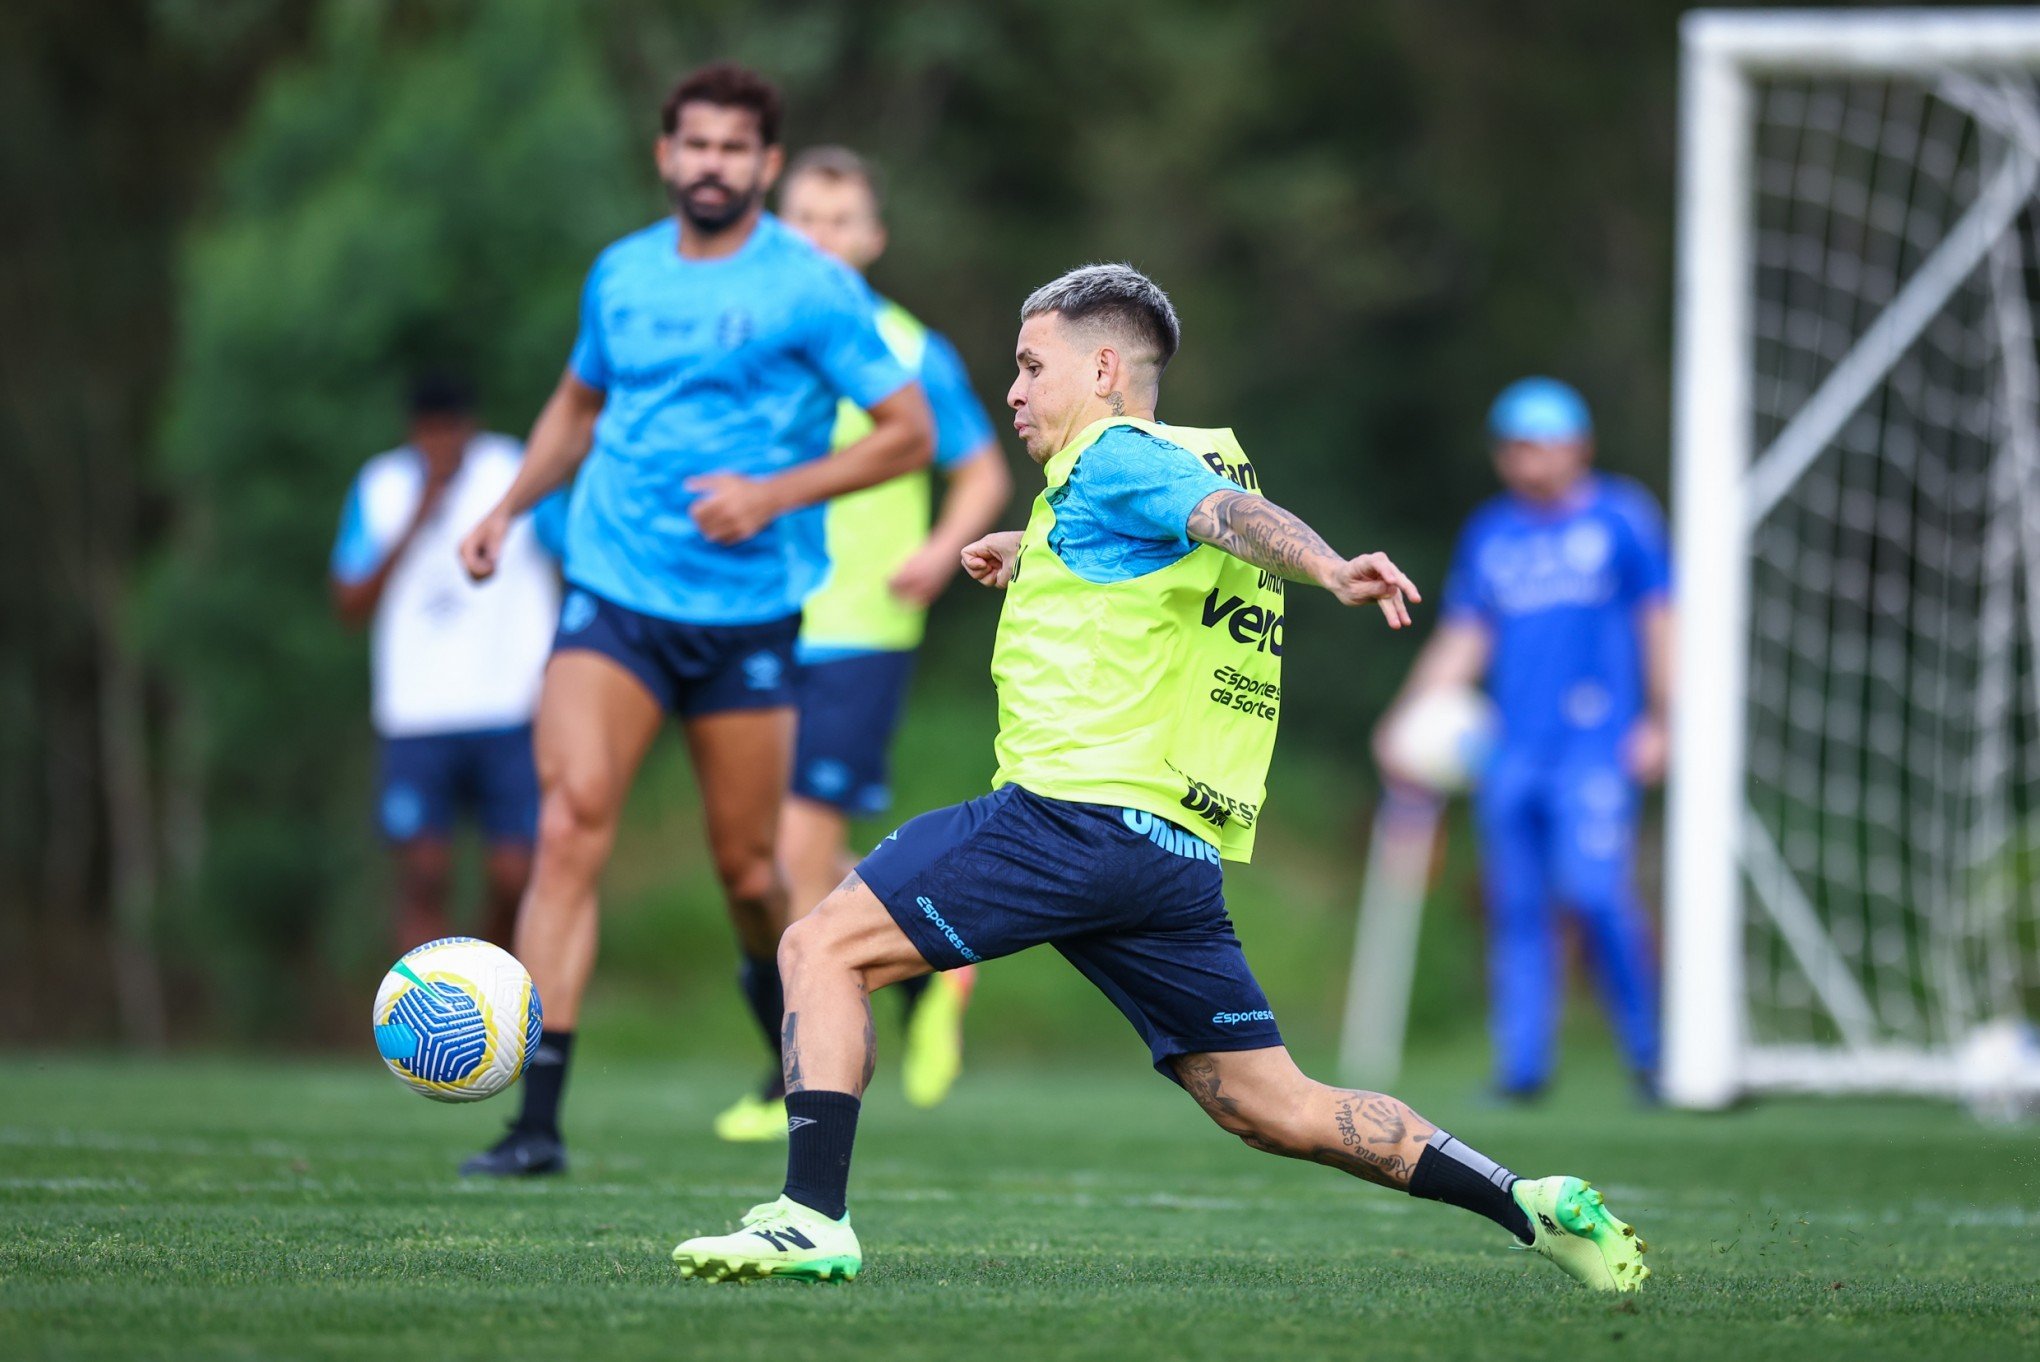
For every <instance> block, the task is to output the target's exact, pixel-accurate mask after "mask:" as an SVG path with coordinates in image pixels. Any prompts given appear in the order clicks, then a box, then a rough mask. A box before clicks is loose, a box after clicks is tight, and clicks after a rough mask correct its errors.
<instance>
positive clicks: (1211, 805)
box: [1169, 766, 1261, 828]
mask: <svg viewBox="0 0 2040 1362" xmlns="http://www.w3.org/2000/svg"><path fill="white" fill-rule="evenodd" d="M1169 769H1170V770H1172V771H1175V770H1176V768H1175V767H1173V766H1171V767H1170V768H1169ZM1176 774H1177V775H1179V776H1183V782H1184V785H1185V786H1186V787H1187V788H1186V789H1185V790H1184V792H1183V800H1182V804H1183V807H1184V808H1186V809H1188V810H1190V812H1192V813H1194V814H1196V815H1197V816H1198V817H1199V818H1202V819H1203V820H1204V821H1205V822H1207V823H1209V824H1211V826H1213V827H1215V828H1222V827H1224V826H1225V825H1226V824H1227V823H1230V822H1233V821H1234V820H1236V819H1237V820H1238V822H1239V825H1240V826H1241V827H1243V828H1251V827H1252V826H1254V818H1255V816H1256V815H1257V814H1259V813H1260V811H1261V806H1260V805H1258V804H1249V803H1247V802H1246V801H1245V800H1244V799H1234V798H1233V797H1232V796H1231V795H1227V794H1220V793H1219V792H1218V791H1217V790H1214V789H1212V788H1211V787H1210V786H1209V785H1206V784H1205V783H1204V782H1203V781H1201V780H1197V779H1195V778H1194V777H1191V776H1187V775H1183V772H1181V771H1176Z"/></svg>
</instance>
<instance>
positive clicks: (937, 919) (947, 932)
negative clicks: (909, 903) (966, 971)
mask: <svg viewBox="0 0 2040 1362" xmlns="http://www.w3.org/2000/svg"><path fill="white" fill-rule="evenodd" d="M914 902H915V903H917V904H919V905H920V906H921V916H922V917H925V918H927V919H928V921H930V922H932V923H934V924H935V930H936V931H938V932H940V933H942V936H943V939H944V940H946V941H948V942H949V944H950V945H952V946H954V947H956V953H957V954H958V955H960V956H962V957H963V958H964V959H966V960H968V961H970V962H971V963H972V964H976V963H977V961H978V953H977V952H976V951H974V950H972V949H971V948H970V947H968V946H966V945H964V944H963V938H962V937H960V936H958V935H957V934H956V928H954V927H952V926H950V925H949V924H948V923H947V922H944V921H943V920H942V914H941V913H940V912H938V911H936V908H935V905H934V904H932V903H930V902H929V901H928V900H927V899H926V898H916V899H915V900H914Z"/></svg>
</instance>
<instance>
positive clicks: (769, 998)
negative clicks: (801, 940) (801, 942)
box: [737, 955, 786, 1064]
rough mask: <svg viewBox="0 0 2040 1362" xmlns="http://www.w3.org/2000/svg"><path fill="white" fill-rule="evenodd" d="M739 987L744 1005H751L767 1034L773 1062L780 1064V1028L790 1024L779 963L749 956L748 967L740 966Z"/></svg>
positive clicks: (746, 961) (759, 1025)
mask: <svg viewBox="0 0 2040 1362" xmlns="http://www.w3.org/2000/svg"><path fill="white" fill-rule="evenodd" d="M737 987H738V988H740V989H742V990H743V991H744V1001H745V1002H746V1003H748V1004H750V1007H751V1015H752V1016H753V1017H755V1018H757V1021H758V1029H759V1030H760V1031H762V1032H763V1033H764V1034H765V1047H766V1048H767V1049H769V1050H770V1051H772V1061H773V1063H774V1064H777V1063H778V1062H779V1026H780V1023H781V1022H783V1021H785V1020H786V990H785V989H784V988H783V987H782V986H781V985H780V982H779V962H778V961H777V960H754V959H752V958H751V957H750V956H748V955H747V956H745V957H744V963H743V964H741V965H739V966H737Z"/></svg>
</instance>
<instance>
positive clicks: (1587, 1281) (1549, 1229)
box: [1509, 1177, 1650, 1292]
mask: <svg viewBox="0 0 2040 1362" xmlns="http://www.w3.org/2000/svg"><path fill="white" fill-rule="evenodd" d="M1509 1190H1510V1195H1511V1196H1513V1197H1515V1198H1516V1204H1517V1205H1518V1206H1521V1207H1522V1208H1523V1213H1524V1214H1525V1215H1527V1216H1529V1217H1530V1228H1531V1230H1532V1232H1533V1233H1535V1234H1536V1236H1537V1238H1536V1239H1535V1240H1533V1241H1532V1242H1531V1243H1530V1244H1528V1245H1527V1246H1525V1247H1528V1248H1529V1249H1530V1251H1531V1252H1533V1253H1538V1254H1542V1255H1543V1256H1544V1257H1546V1258H1549V1259H1550V1260H1551V1261H1552V1262H1554V1263H1556V1264H1558V1266H1559V1269H1560V1270H1561V1271H1563V1272H1564V1273H1565V1274H1566V1275H1567V1276H1568V1277H1571V1278H1572V1279H1573V1280H1574V1281H1576V1282H1578V1283H1579V1284H1580V1285H1582V1286H1585V1287H1587V1288H1589V1289H1590V1290H1594V1291H1624V1292H1627V1291H1635V1290H1636V1289H1638V1288H1639V1287H1641V1286H1642V1285H1643V1283H1644V1279H1645V1278H1647V1277H1649V1276H1650V1269H1649V1268H1647V1267H1645V1266H1644V1265H1643V1252H1644V1248H1645V1245H1644V1242H1643V1240H1642V1239H1641V1238H1639V1237H1638V1236H1637V1233H1636V1231H1635V1230H1633V1229H1631V1228H1629V1226H1627V1225H1625V1224H1623V1223H1622V1222H1621V1221H1620V1220H1617V1219H1616V1218H1615V1217H1614V1216H1613V1215H1611V1214H1609V1212H1608V1208H1607V1207H1606V1206H1605V1205H1603V1204H1602V1202H1601V1194H1600V1193H1599V1192H1597V1191H1595V1190H1594V1189H1593V1188H1592V1187H1590V1186H1589V1185H1587V1184H1586V1183H1584V1182H1582V1181H1581V1180H1580V1179H1578V1178H1567V1177H1556V1178H1537V1179H1535V1180H1534V1181H1533V1180H1532V1179H1530V1178H1518V1179H1517V1180H1516V1185H1515V1186H1514V1187H1512V1188H1510V1189H1509Z"/></svg>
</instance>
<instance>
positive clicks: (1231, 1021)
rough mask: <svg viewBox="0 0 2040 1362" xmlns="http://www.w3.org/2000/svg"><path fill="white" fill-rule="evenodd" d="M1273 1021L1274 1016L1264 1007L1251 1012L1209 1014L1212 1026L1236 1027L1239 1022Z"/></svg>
mask: <svg viewBox="0 0 2040 1362" xmlns="http://www.w3.org/2000/svg"><path fill="white" fill-rule="evenodd" d="M1274 1020H1275V1014H1274V1013H1273V1012H1270V1011H1269V1010H1268V1009H1267V1008H1265V1007H1257V1008H1255V1009H1254V1010H1253V1011H1252V1012H1214V1013H1212V1014H1211V1024H1212V1025H1213V1026H1238V1025H1239V1024H1240V1023H1241V1022H1271V1021H1274Z"/></svg>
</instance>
